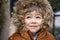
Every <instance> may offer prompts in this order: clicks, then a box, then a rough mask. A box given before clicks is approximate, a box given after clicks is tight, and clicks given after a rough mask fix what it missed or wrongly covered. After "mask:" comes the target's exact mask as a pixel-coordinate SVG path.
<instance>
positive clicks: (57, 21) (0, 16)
mask: <svg viewBox="0 0 60 40" xmlns="http://www.w3.org/2000/svg"><path fill="white" fill-rule="evenodd" d="M16 1H17V0H0V40H8V37H9V36H10V35H12V33H14V32H15V30H16V27H15V26H14V25H13V23H12V21H13V19H12V15H13V6H14V3H15V2H16ZM48 1H49V2H50V4H51V6H52V9H53V11H54V17H53V27H52V29H50V31H51V33H52V34H53V35H54V36H55V37H56V38H57V40H60V0H48Z"/></svg>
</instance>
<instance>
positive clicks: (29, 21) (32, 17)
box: [25, 11, 43, 33]
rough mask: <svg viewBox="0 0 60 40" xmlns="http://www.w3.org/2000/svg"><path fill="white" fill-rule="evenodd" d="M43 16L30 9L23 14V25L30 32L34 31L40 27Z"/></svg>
mask: <svg viewBox="0 0 60 40" xmlns="http://www.w3.org/2000/svg"><path fill="white" fill-rule="evenodd" d="M42 24H43V18H42V15H40V13H38V12H36V11H32V12H30V13H26V15H25V27H26V28H27V29H28V30H30V31H31V32H32V33H36V32H37V31H38V30H40V29H41V28H42Z"/></svg>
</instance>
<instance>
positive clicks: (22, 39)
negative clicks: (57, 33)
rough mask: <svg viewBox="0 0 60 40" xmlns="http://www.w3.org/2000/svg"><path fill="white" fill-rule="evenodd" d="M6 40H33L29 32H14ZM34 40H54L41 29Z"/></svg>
mask: <svg viewBox="0 0 60 40" xmlns="http://www.w3.org/2000/svg"><path fill="white" fill-rule="evenodd" d="M8 40H34V39H33V36H32V34H31V32H29V31H18V32H15V33H14V34H13V35H12V36H10V37H9V39H8ZM36 40H56V39H55V37H54V36H53V35H52V34H50V33H49V32H47V30H45V29H43V30H42V31H40V33H39V34H38V37H37V39H36Z"/></svg>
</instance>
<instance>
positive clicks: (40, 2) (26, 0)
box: [13, 0, 53, 28]
mask: <svg viewBox="0 0 60 40" xmlns="http://www.w3.org/2000/svg"><path fill="white" fill-rule="evenodd" d="M30 4H32V5H33V4H34V5H37V6H40V8H42V9H44V11H45V12H46V13H45V14H44V17H45V23H44V25H46V24H48V26H49V27H52V25H53V11H52V7H51V5H50V4H49V2H48V1H47V0H18V1H17V2H16V3H15V6H14V7H13V9H14V10H13V13H14V14H13V20H14V21H13V23H14V25H16V26H18V27H20V26H21V27H20V28H23V26H24V25H23V24H24V13H23V10H24V8H25V7H26V6H27V5H30Z"/></svg>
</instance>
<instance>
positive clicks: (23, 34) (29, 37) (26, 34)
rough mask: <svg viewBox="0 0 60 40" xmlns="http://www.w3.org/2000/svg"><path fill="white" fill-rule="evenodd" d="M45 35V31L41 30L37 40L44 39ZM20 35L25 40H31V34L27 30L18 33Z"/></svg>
mask: <svg viewBox="0 0 60 40" xmlns="http://www.w3.org/2000/svg"><path fill="white" fill-rule="evenodd" d="M46 33H47V32H46V29H41V31H40V32H39V34H38V37H37V40H40V39H41V38H43V37H45V36H46ZM20 34H21V36H22V37H23V38H25V39H26V40H31V39H32V40H33V36H32V33H31V32H30V31H29V30H27V29H24V30H22V31H20Z"/></svg>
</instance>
